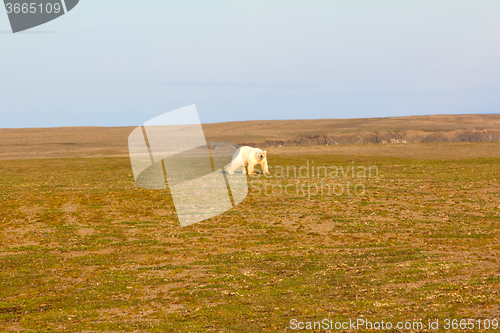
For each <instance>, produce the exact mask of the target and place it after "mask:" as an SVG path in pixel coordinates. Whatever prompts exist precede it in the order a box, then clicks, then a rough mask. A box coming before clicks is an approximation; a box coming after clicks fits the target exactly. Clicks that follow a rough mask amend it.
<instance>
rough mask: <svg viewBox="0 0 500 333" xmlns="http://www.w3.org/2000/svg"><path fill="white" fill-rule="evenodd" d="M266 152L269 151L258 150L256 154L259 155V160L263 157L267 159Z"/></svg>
mask: <svg viewBox="0 0 500 333" xmlns="http://www.w3.org/2000/svg"><path fill="white" fill-rule="evenodd" d="M266 153H267V151H262V150H261V151H258V152H257V154H256V155H257V160H259V161H262V160H263V159H265V158H266Z"/></svg>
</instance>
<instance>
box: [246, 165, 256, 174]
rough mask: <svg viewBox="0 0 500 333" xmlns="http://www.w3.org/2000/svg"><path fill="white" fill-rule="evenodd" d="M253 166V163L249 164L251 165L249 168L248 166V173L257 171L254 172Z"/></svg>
mask: <svg viewBox="0 0 500 333" xmlns="http://www.w3.org/2000/svg"><path fill="white" fill-rule="evenodd" d="M253 167H254V166H253V165H251V164H249V165H248V166H247V168H248V174H249V175H255V173H254V172H253Z"/></svg>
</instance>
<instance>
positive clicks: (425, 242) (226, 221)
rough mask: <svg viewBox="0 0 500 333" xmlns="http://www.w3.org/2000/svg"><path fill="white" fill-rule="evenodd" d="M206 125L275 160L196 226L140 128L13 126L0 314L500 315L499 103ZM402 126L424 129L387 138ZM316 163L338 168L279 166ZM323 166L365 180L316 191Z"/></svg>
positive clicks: (4, 132) (112, 328)
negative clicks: (488, 107) (181, 209)
mask: <svg viewBox="0 0 500 333" xmlns="http://www.w3.org/2000/svg"><path fill="white" fill-rule="evenodd" d="M203 127H204V131H205V134H206V136H207V141H213V142H216V141H229V142H234V143H238V144H245V143H248V144H255V145H259V146H262V147H267V148H266V149H267V151H268V159H269V164H270V166H271V167H272V168H271V173H272V174H273V176H272V177H270V178H266V177H263V176H257V177H253V178H250V177H249V181H250V194H249V195H248V197H247V198H246V199H245V200H244V201H243V202H242V203H241V204H240V205H238V206H236V207H235V208H233V209H232V210H230V211H228V212H226V213H224V214H222V215H219V216H217V217H214V218H212V219H209V220H206V221H204V222H201V223H198V224H194V225H191V226H188V227H184V228H181V227H180V226H179V223H178V221H177V218H176V215H175V208H174V206H173V202H172V198H171V196H170V195H169V192H168V191H157V190H144V189H140V188H138V187H137V186H136V185H135V183H134V178H133V175H132V171H131V167H130V161H129V159H128V156H127V146H126V145H127V136H128V134H129V133H130V132H131V130H132V129H133V128H128V127H125V128H53V129H0V149H1V150H0V175H1V176H0V331H2V332H3V331H6V332H7V331H26V332H124V331H125V332H290V331H296V330H292V329H291V328H290V321H291V320H292V319H296V320H298V321H302V322H312V321H321V320H323V319H325V318H326V319H328V320H332V321H334V322H335V321H338V322H344V321H348V320H349V319H351V320H356V319H366V320H370V321H372V322H375V321H378V322H380V321H382V320H384V322H387V321H391V322H393V323H396V322H399V321H400V322H404V323H405V322H419V321H421V322H422V323H423V325H424V329H423V330H413V329H408V330H404V331H405V332H417V331H418V332H425V331H431V330H429V329H428V328H426V326H425V325H426V324H427V323H428V320H429V319H430V320H436V319H438V320H439V322H440V327H441V328H442V329H441V330H443V325H444V321H445V320H446V319H457V320H458V321H460V320H462V319H466V320H467V319H469V318H470V319H474V320H475V321H476V323H477V320H482V321H484V320H486V319H489V320H493V319H495V318H496V319H497V320H500V262H499V254H500V232H499V228H500V142H497V141H495V136H494V135H493V134H492V133H495V131H497V130H500V116H499V115H485V116H481V115H466V116H425V117H402V118H380V119H364V120H359V119H352V120H317V121H276V122H251V124H248V123H247V124H243V123H224V124H206V125H203ZM243 129H245V130H243ZM417 132H418V133H420V134H419V135H420V136H418V135H416V134H415V133H417ZM401 133H404V134H405V135H407V137H410V136H411V135H413V136H411V137H413V138H420V139H419V140H420V141H419V140H416V141H419V142H409V141H407V140H405V141H406V143H404V142H402V140H399V139H395V140H394V141H392V143H391V138H397V135H402V134H401ZM463 133H466V134H463ZM481 133H482V134H481ZM480 134H481V135H483V136H481V135H480ZM342 135H349V137H350V138H351V139H352V138H354V140H356V141H355V142H356V143H347V144H344V143H342V142H337V143H336V144H335V142H334V140H335V138H339V137H340V136H342ZM428 135H432V137H431V138H433V139H432V140H427V142H426V141H425V140H423V141H424V142H422V139H421V138H425V137H428ZM467 135H469V136H467ZM318 136H323V139H325V138H326V139H327V140H333V141H328V142H326V143H327V144H321V142H323V143H325V141H321V140H323V139H321V140H316V141H314V138H316V139H317V138H318ZM374 136H375V138H378V139H376V140H380V142H378V143H372V142H371V141H370V140H372V139H368V138H373V137H374ZM384 138H389V140H386V139H384ZM306 139H307V140H309V141H307V140H306ZM351 139H349V140H351ZM398 140H399V141H398ZM358 141H359V142H360V143H357V142H358ZM480 141H485V142H480ZM332 142H333V143H332ZM307 165H309V168H310V167H311V166H312V165H314V166H315V167H319V166H325V167H330V168H331V169H329V170H335V167H336V168H337V170H342V171H340V172H339V173H338V174H335V173H334V172H333V171H332V173H330V174H320V175H319V176H318V175H317V174H315V176H312V175H311V174H309V175H308V177H302V176H301V175H300V174H299V175H295V174H293V173H292V174H290V173H289V174H286V173H285V174H279V175H278V174H277V170H278V169H279V168H278V167H282V168H283V169H284V170H286V169H287V168H288V169H289V170H293V169H294V168H295V169H297V170H298V169H299V168H301V167H304V166H307ZM361 167H365V168H369V167H376V168H377V170H378V174H377V175H375V174H372V175H365V176H364V177H363V176H362V174H358V171H359V170H361V169H360V168H361ZM273 168H274V169H273ZM351 168H355V171H356V172H355V173H352V172H345V171H348V170H350V171H352V169H351ZM309 170H310V169H309ZM302 175H303V174H302ZM322 182H323V183H327V184H330V185H331V186H335V185H338V186H343V188H344V189H346V188H347V186H348V184H351V186H354V185H356V184H357V185H359V184H362V188H363V189H364V190H363V192H362V193H361V191H359V189H360V188H361V187H358V192H350V193H347V192H345V191H344V192H343V193H341V194H338V192H337V193H328V192H326V191H324V192H323V193H321V192H320V191H317V192H316V193H314V190H312V192H311V191H309V192H308V189H315V188H319V187H318V186H320V185H321V184H322ZM286 186H289V187H288V189H289V192H288V194H285V193H282V192H281V193H280V189H283V188H284V187H286ZM315 186H316V187H315ZM337 188H339V187H337ZM333 331H335V330H333ZM359 331H369V330H363V329H361V330H359ZM387 331H388V332H391V331H393V332H396V331H398V330H396V329H394V330H387ZM469 331H471V332H474V331H484V329H483V328H481V329H479V328H478V327H477V324H476V327H475V328H474V329H471V330H469Z"/></svg>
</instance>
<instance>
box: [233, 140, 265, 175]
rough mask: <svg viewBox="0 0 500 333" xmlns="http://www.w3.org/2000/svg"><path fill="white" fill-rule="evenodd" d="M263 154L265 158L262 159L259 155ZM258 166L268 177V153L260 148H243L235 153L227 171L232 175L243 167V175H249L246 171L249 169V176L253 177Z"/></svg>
mask: <svg viewBox="0 0 500 333" xmlns="http://www.w3.org/2000/svg"><path fill="white" fill-rule="evenodd" d="M262 153H263V154H264V158H263V159H260V158H259V155H262ZM258 164H260V166H261V167H262V170H263V171H264V173H265V174H266V175H269V174H270V173H269V169H268V167H267V156H266V151H263V150H262V149H259V148H252V147H249V146H243V147H241V148H240V149H238V150H237V151H236V152H235V153H234V155H233V160H232V161H231V164H230V165H229V167H228V168H227V171H228V172H229V174H231V175H232V174H233V173H234V171H235V170H236V169H238V168H239V167H243V173H247V170H246V169H248V174H250V175H253V174H254V167H255V166H256V165H258Z"/></svg>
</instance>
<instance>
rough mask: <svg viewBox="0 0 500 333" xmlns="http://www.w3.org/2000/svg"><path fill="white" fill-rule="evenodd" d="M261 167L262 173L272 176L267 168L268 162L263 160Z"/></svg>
mask: <svg viewBox="0 0 500 333" xmlns="http://www.w3.org/2000/svg"><path fill="white" fill-rule="evenodd" d="M260 166H261V167H262V171H263V172H264V173H265V174H266V175H270V174H271V173H270V172H269V168H268V166H267V161H266V160H263V161H261V162H260Z"/></svg>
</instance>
